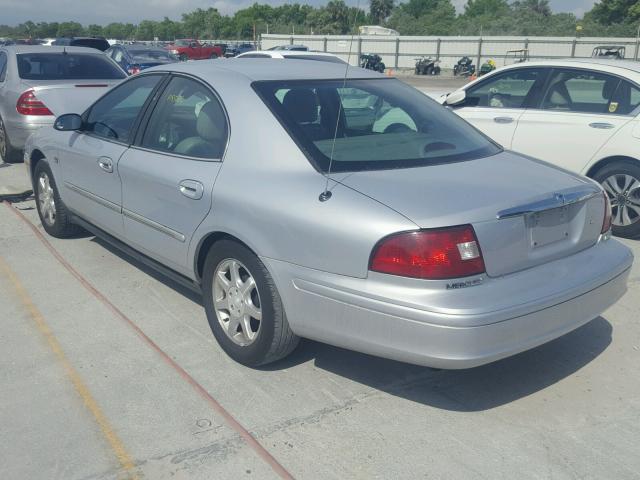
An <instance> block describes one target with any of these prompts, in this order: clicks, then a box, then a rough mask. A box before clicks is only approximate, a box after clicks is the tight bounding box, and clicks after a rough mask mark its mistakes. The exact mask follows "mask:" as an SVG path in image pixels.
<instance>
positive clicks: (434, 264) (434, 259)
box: [369, 225, 485, 280]
mask: <svg viewBox="0 0 640 480" xmlns="http://www.w3.org/2000/svg"><path fill="white" fill-rule="evenodd" d="M369 269H370V270H373V271H374V272H380V273H388V274H391V275H400V276H403V277H413V278H423V279H429V280H442V279H447V278H459V277H467V276H469V275H477V274H480V273H484V271H485V268H484V260H483V259H482V252H481V251H480V246H479V245H478V240H477V238H476V235H475V232H474V230H473V227H472V226H471V225H462V226H459V227H451V228H442V229H437V230H422V231H418V232H406V233H398V234H395V235H392V236H390V237H386V238H384V239H382V240H381V241H380V243H378V245H377V246H376V248H375V249H374V251H373V254H372V256H371V262H370V266H369Z"/></svg>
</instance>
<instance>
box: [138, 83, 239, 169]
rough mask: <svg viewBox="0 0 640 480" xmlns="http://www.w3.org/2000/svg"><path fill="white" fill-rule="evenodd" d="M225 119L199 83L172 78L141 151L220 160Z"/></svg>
mask: <svg viewBox="0 0 640 480" xmlns="http://www.w3.org/2000/svg"><path fill="white" fill-rule="evenodd" d="M227 130H228V129H227V119H226V116H225V114H224V111H223V110H222V106H221V105H220V102H219V101H218V100H217V98H216V97H215V96H214V95H213V93H212V92H211V91H210V90H209V89H208V88H207V87H205V86H204V85H203V84H201V83H200V82H196V81H195V80H191V79H189V78H185V77H175V78H173V79H172V80H171V82H170V83H169V85H168V86H167V88H166V89H165V90H164V91H163V92H162V95H161V96H160V98H159V100H158V103H157V104H156V106H155V108H154V110H153V113H152V114H151V117H150V120H149V124H148V125H147V128H146V130H145V133H144V136H143V138H142V145H141V146H142V147H144V148H150V149H152V150H160V151H163V152H168V153H173V154H176V155H184V156H188V157H196V158H206V159H220V158H222V154H223V153H224V149H225V146H226V143H227Z"/></svg>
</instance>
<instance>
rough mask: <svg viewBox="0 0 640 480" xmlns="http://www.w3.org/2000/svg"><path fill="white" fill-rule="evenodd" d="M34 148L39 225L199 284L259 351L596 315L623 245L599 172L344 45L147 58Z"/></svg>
mask: <svg viewBox="0 0 640 480" xmlns="http://www.w3.org/2000/svg"><path fill="white" fill-rule="evenodd" d="M345 75H346V76H345ZM25 157H26V159H27V168H28V170H29V173H30V174H31V175H32V178H33V183H34V189H35V192H36V199H37V205H38V212H39V214H40V218H41V220H42V224H43V226H44V228H45V230H46V231H47V232H48V233H49V234H51V235H53V236H57V237H65V236H69V235H73V234H74V233H75V232H76V231H77V230H78V229H79V228H81V227H82V228H85V229H87V230H89V231H91V232H93V233H94V234H95V235H99V236H100V237H102V238H104V239H106V240H108V241H110V242H111V243H113V244H114V245H116V246H117V247H119V248H121V249H123V250H124V251H126V252H128V253H129V254H130V255H132V256H134V257H136V258H138V259H139V260H140V261H142V262H144V263H146V264H147V265H150V266H152V267H154V268H156V269H157V270H159V271H161V272H163V273H164V274H166V275H168V276H169V277H171V278H173V279H174V280H175V281H177V282H180V283H182V284H184V285H187V286H189V287H192V288H194V289H196V290H198V291H201V292H202V295H203V303H204V307H205V310H206V314H207V318H208V321H209V324H210V326H211V329H212V331H213V334H214V335H215V337H216V339H217V340H218V342H219V343H220V345H221V347H222V348H223V349H224V350H225V351H226V352H227V353H228V354H229V355H230V356H231V357H232V358H234V359H235V360H237V361H238V362H241V363H243V364H246V365H251V366H257V365H261V364H265V363H268V362H273V361H275V360H278V359H280V358H282V357H284V356H286V355H287V354H289V353H290V352H291V351H292V350H293V349H294V348H295V347H296V345H297V343H298V339H299V337H307V338H311V339H315V340H319V341H322V342H327V343H330V344H333V345H338V346H341V347H345V348H349V349H354V350H358V351H361V352H367V353H370V354H374V355H380V356H384V357H388V358H393V359H397V360H401V361H407V362H412V363H416V364H422V365H428V366H434V367H441V368H467V367H473V366H476V365H481V364H484V363H487V362H491V361H494V360H497V359H500V358H504V357H507V356H510V355H513V354H515V353H518V352H521V351H523V350H526V349H529V348H532V347H535V346H537V345H540V344H542V343H544V342H547V341H549V340H551V339H554V338H556V337H559V336H561V335H563V334H565V333H567V332H569V331H571V330H573V329H575V328H577V327H579V326H580V325H583V324H584V323H586V322H589V321H590V320H592V319H594V318H596V317H597V316H598V315H600V314H601V313H602V312H603V311H604V310H606V309H607V308H608V307H609V306H611V305H612V304H613V303H615V302H616V301H617V300H618V299H619V298H620V297H621V296H622V295H623V294H624V292H625V291H626V284H627V277H628V275H629V269H630V266H631V263H632V260H633V258H632V254H631V253H630V251H629V249H627V248H626V247H625V246H623V245H622V244H620V243H619V242H618V241H616V240H615V239H612V238H610V228H611V216H610V205H609V204H608V197H607V196H606V195H605V194H604V193H603V191H602V189H601V188H600V187H599V186H598V185H597V184H596V183H594V182H592V181H591V180H588V179H586V178H584V177H581V176H578V175H575V174H572V173H569V172H567V171H564V170H560V169H558V168H556V167H553V166H551V165H548V164H545V163H543V162H540V161H536V160H533V159H531V158H526V157H523V156H521V155H517V154H514V153H511V152H507V151H503V150H502V149H501V148H500V147H499V146H498V145H496V144H495V143H493V142H492V141H491V140H489V139H488V138H487V137H485V136H484V135H483V134H481V133H480V132H479V131H478V130H476V129H475V128H473V127H471V126H470V125H469V124H467V123H466V122H465V121H464V120H462V119H460V118H459V117H458V116H456V115H455V114H454V113H452V112H450V111H448V110H447V109H446V108H444V107H442V106H440V105H438V104H437V103H436V102H434V101H432V100H430V99H428V98H427V97H425V96H424V95H422V94H421V93H419V92H418V91H416V90H414V89H413V88H411V87H409V86H407V85H405V84H403V83H401V82H400V81H398V80H396V79H392V78H386V77H383V76H381V75H379V74H376V73H373V72H368V71H365V70H362V69H357V68H347V67H346V66H344V65H343V66H341V65H338V64H330V63H324V62H305V61H297V60H290V61H287V62H273V61H272V60H260V59H239V60H229V61H227V62H195V63H194V62H186V63H181V64H175V65H169V66H163V67H158V68H154V69H150V70H148V71H146V72H144V73H142V74H140V75H137V76H135V77H132V78H130V79H129V80H127V81H125V82H124V83H122V84H120V85H119V86H117V87H115V88H114V89H112V90H111V91H110V92H109V93H107V94H106V95H105V96H103V97H102V98H101V99H99V100H98V101H97V102H96V103H94V104H93V105H92V106H91V107H90V108H89V109H88V110H87V111H86V112H84V113H83V114H82V115H77V114H68V115H63V116H60V117H59V118H58V119H57V120H56V123H55V125H54V128H43V129H41V130H39V131H38V132H37V133H36V134H34V135H33V136H32V137H31V138H30V140H29V141H28V144H27V147H26V152H25Z"/></svg>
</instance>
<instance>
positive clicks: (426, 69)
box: [416, 57, 440, 75]
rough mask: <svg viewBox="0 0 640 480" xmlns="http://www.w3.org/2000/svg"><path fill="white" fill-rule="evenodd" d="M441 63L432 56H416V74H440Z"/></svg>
mask: <svg viewBox="0 0 640 480" xmlns="http://www.w3.org/2000/svg"><path fill="white" fill-rule="evenodd" d="M439 63H440V62H439V61H438V60H434V59H432V58H431V57H420V58H416V75H440V66H439Z"/></svg>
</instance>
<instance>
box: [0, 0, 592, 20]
mask: <svg viewBox="0 0 640 480" xmlns="http://www.w3.org/2000/svg"><path fill="white" fill-rule="evenodd" d="M255 1H256V0H26V1H25V0H0V24H8V25H16V24H18V23H21V22H24V21H27V20H32V21H34V22H64V21H71V20H72V21H77V22H80V23H82V24H83V25H87V24H90V23H97V24H101V25H104V24H107V23H109V22H130V23H138V22H139V21H140V20H144V19H149V20H161V19H162V18H163V17H165V16H167V17H169V18H171V19H174V20H178V19H180V14H182V13H183V12H189V11H191V10H195V9H196V8H209V7H215V8H217V9H218V10H219V11H220V12H221V13H223V14H233V12H235V11H236V10H238V9H241V8H245V7H247V6H250V5H251V4H253V3H254V2H255ZM287 1H288V2H290V3H294V2H295V1H296V0H260V3H269V4H272V5H282V4H283V3H287ZM297 1H299V2H300V3H309V4H311V5H322V4H324V3H326V0H297ZM345 1H346V3H347V4H348V5H352V6H355V5H356V4H357V1H358V0H345ZM595 2H596V0H551V6H552V8H553V9H554V11H556V12H573V13H575V14H576V15H578V16H582V15H583V14H584V12H586V11H588V10H590V9H591V7H592V6H593V4H594V3H595ZM359 3H360V5H361V6H365V5H367V4H368V0H359ZM453 3H454V4H455V5H456V8H458V9H459V10H462V8H463V7H464V4H465V3H466V0H453Z"/></svg>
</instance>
